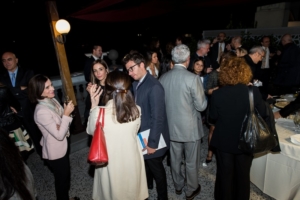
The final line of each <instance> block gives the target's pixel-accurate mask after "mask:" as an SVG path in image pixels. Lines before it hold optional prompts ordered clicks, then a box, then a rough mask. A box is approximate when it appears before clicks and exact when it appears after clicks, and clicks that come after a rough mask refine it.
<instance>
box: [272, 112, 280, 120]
mask: <svg viewBox="0 0 300 200" xmlns="http://www.w3.org/2000/svg"><path fill="white" fill-rule="evenodd" d="M273 114H274V118H275V119H278V118H281V115H280V113H279V112H274V113H273Z"/></svg>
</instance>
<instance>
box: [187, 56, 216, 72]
mask: <svg viewBox="0 0 300 200" xmlns="http://www.w3.org/2000/svg"><path fill="white" fill-rule="evenodd" d="M198 57H202V56H198V54H197V53H194V54H193V55H191V58H190V63H189V66H188V68H187V69H188V70H189V71H193V64H194V62H195V60H196V58H198ZM202 58H203V61H204V71H206V70H205V69H206V68H208V67H210V66H211V61H210V58H209V57H208V56H204V57H202Z"/></svg>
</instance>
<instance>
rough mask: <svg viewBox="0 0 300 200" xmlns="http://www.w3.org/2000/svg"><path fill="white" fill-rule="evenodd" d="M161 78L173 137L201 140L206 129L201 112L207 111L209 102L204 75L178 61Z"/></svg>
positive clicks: (172, 139)
mask: <svg viewBox="0 0 300 200" xmlns="http://www.w3.org/2000/svg"><path fill="white" fill-rule="evenodd" d="M159 81H160V82H161V84H162V85H163V87H164V90H165V100H166V110H167V118H168V124H169V133H170V140H171V141H177V142H193V141H196V140H199V139H201V135H203V128H202V123H199V121H198V119H197V116H198V117H199V113H198V112H199V111H203V110H205V108H206V106H207V101H206V98H205V94H204V88H203V85H202V82H201V80H200V78H199V77H198V76H197V75H196V74H193V73H191V72H189V71H187V69H186V68H185V67H184V66H183V65H178V64H176V65H175V66H174V68H173V69H172V70H170V71H168V72H167V73H165V74H164V75H163V76H162V77H161V78H160V79H159ZM201 131H202V132H201Z"/></svg>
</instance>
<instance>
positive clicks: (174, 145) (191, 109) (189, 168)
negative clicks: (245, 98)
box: [159, 44, 207, 200]
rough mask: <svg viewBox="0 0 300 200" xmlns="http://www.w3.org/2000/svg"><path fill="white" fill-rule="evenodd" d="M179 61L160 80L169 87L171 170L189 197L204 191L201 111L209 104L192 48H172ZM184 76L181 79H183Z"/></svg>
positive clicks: (166, 94)
mask: <svg viewBox="0 0 300 200" xmlns="http://www.w3.org/2000/svg"><path fill="white" fill-rule="evenodd" d="M172 60H173V61H174V63H175V65H174V68H173V69H172V70H170V71H169V72H167V73H165V74H164V75H163V76H162V77H161V78H160V79H159V81H160V82H161V84H162V85H163V87H164V90H165V102H166V110H167V119H168V124H169V134H170V157H171V170H172V176H173V180H174V185H175V189H176V191H175V192H176V194H178V195H179V194H181V193H182V189H183V187H184V185H185V179H186V186H187V188H186V189H185V195H186V199H187V200H191V199H193V198H194V197H195V196H197V195H198V194H199V193H200V190H201V186H200V184H199V183H198V171H199V166H200V143H201V141H200V139H201V135H202V134H203V133H201V131H199V130H202V131H203V129H202V127H200V129H199V126H202V123H199V122H198V119H197V112H199V111H203V110H204V109H205V108H206V106H207V101H206V98H205V95H204V89H203V86H202V82H201V79H200V78H199V76H197V75H196V74H193V73H191V72H189V71H187V66H188V65H189V62H190V50H189V48H188V47H187V46H186V45H184V44H181V45H178V46H176V47H174V49H173V50H172ZM179 80H180V81H179ZM183 154H184V156H185V165H186V167H185V169H186V173H185V174H186V176H184V174H183V173H182V171H181V163H182V159H183V158H182V155H183Z"/></svg>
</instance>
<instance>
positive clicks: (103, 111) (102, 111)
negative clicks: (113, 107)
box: [100, 108, 105, 127]
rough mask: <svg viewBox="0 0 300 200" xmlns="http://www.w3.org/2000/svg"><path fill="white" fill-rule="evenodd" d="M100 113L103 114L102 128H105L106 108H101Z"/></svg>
mask: <svg viewBox="0 0 300 200" xmlns="http://www.w3.org/2000/svg"><path fill="white" fill-rule="evenodd" d="M100 112H101V114H102V117H101V118H102V119H101V124H102V127H104V115H105V109H104V108H100Z"/></svg>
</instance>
